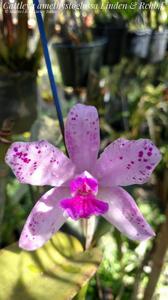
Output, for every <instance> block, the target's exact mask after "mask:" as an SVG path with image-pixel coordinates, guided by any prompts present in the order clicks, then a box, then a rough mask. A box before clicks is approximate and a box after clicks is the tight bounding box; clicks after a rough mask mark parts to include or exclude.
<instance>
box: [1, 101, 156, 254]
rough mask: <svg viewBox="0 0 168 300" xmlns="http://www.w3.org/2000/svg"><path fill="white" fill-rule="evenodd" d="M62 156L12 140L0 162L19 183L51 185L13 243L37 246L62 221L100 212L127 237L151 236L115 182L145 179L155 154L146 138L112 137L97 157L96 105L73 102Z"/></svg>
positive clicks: (42, 146) (123, 183) (39, 145)
mask: <svg viewBox="0 0 168 300" xmlns="http://www.w3.org/2000/svg"><path fill="white" fill-rule="evenodd" d="M65 142H66V146H67V149H68V153H69V158H68V157H66V156H65V155H64V154H63V153H62V152H61V151H60V150H59V149H58V148H56V147H54V146H53V145H51V144H49V143H48V142H47V141H37V142H29V143H24V142H16V143H13V144H12V145H11V147H10V148H9V150H8V152H7V155H6V162H7V164H8V165H9V166H10V167H11V168H12V170H13V172H14V174H15V175H16V177H17V179H18V180H19V181H20V182H21V183H28V184H33V185H51V186H54V187H53V188H52V189H50V190H49V191H48V192H47V193H46V194H44V195H43V196H42V197H41V198H40V200H39V201H38V202H37V203H36V204H35V206H34V208H33V209H32V211H31V213H30V215H29V217H28V219H27V221H26V224H25V226H24V228H23V231H22V233H21V237H20V240H19V246H20V247H21V248H23V249H26V250H35V249H37V248H39V247H41V246H42V245H43V244H44V243H45V242H46V241H47V240H49V239H50V238H51V236H52V235H53V234H54V233H55V232H56V231H57V230H58V229H59V228H60V227H61V226H62V225H63V224H64V222H65V221H66V218H67V217H70V218H72V219H73V220H78V219H80V218H89V217H90V216H92V215H102V216H103V217H104V218H105V219H107V220H108V221H109V222H110V223H112V224H113V225H114V226H116V227H117V228H118V230H120V231H121V232H122V233H124V234H125V235H126V236H128V237H129V238H130V239H133V240H139V241H141V240H145V239H148V238H150V237H152V236H154V232H153V230H152V229H151V227H150V225H149V224H148V223H147V222H146V221H145V219H144V218H143V216H142V214H141V212H140V211H139V209H138V207H137V205H136V203H135V202H134V200H133V198H132V197H131V195H129V194H128V193H127V192H126V191H125V190H124V189H123V188H122V187H121V186H127V185H131V184H143V183H145V182H146V181H147V180H148V179H149V177H150V175H151V173H152V171H153V170H154V168H155V167H156V165H157V164H158V162H159V161H160V159H161V155H160V152H159V150H158V149H157V148H156V147H155V146H154V144H153V143H152V142H151V141H150V140H148V139H139V140H136V141H129V140H126V139H123V138H120V139H117V140H116V141H115V142H113V143H111V144H110V145H109V146H107V147H106V149H105V150H104V152H103V153H102V154H101V155H100V157H99V158H98V152H99V146H100V135H99V119H98V114H97V110H96V108H95V107H93V106H86V105H82V104H77V105H75V106H74V107H73V108H72V109H71V110H70V112H69V114H68V117H67V121H66V125H65Z"/></svg>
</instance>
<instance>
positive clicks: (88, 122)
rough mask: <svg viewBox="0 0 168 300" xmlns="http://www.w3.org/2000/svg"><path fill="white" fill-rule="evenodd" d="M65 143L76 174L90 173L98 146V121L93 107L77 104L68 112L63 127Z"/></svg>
mask: <svg viewBox="0 0 168 300" xmlns="http://www.w3.org/2000/svg"><path fill="white" fill-rule="evenodd" d="M65 141H66V145H67V149H68V152H69V156H70V158H71V160H72V161H73V162H74V163H75V165H76V167H77V170H78V172H79V173H82V172H83V171H85V170H87V171H88V172H89V171H91V170H92V167H93V166H94V164H95V162H96V159H97V155H98V151H99V145H100V136H99V119H98V114H97V110H96V108H95V107H93V106H86V105H82V104H77V105H75V106H74V107H73V108H72V109H71V110H70V112H69V114H68V118H67V122H66V125H65Z"/></svg>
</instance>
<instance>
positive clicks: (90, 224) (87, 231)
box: [83, 216, 95, 250]
mask: <svg viewBox="0 0 168 300" xmlns="http://www.w3.org/2000/svg"><path fill="white" fill-rule="evenodd" d="M94 228H95V222H94V216H92V217H90V218H89V219H83V231H84V235H85V250H88V249H89V248H90V246H91V243H92V239H93V235H94Z"/></svg>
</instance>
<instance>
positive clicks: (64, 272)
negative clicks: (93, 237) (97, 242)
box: [0, 232, 102, 300]
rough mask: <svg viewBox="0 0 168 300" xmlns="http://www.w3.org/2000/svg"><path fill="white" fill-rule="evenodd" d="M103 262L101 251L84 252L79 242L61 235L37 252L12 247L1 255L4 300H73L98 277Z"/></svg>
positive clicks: (0, 295)
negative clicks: (94, 277) (96, 275)
mask: <svg viewBox="0 0 168 300" xmlns="http://www.w3.org/2000/svg"><path fill="white" fill-rule="evenodd" d="M101 258H102V255H101V252H100V250H98V249H97V248H93V249H90V250H88V251H86V252H83V249H82V246H81V244H80V242H79V241H78V240H77V239H76V238H74V237H72V236H69V235H66V234H64V233H61V232H58V233H57V234H56V235H55V236H54V237H53V239H52V240H50V241H49V242H48V243H47V244H46V245H45V246H44V247H43V248H41V249H39V250H37V251H34V252H26V251H22V250H21V249H19V248H18V246H17V245H16V244H14V245H12V246H9V247H8V248H6V249H4V250H1V251H0V299H2V300H19V299H20V300H21V299H24V300H49V299H51V300H69V299H72V298H73V297H74V296H75V295H76V294H77V293H78V292H79V291H80V289H81V288H82V287H83V286H84V285H85V284H86V283H87V282H88V281H89V279H90V278H91V277H92V276H93V275H94V273H95V272H96V270H97V268H98V266H99V264H100V262H101Z"/></svg>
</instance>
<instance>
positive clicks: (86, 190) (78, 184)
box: [70, 171, 98, 197]
mask: <svg viewBox="0 0 168 300" xmlns="http://www.w3.org/2000/svg"><path fill="white" fill-rule="evenodd" d="M70 190H71V195H72V196H73V197H74V196H77V195H78V196H83V197H85V196H88V195H90V196H91V195H95V196H96V195H97V192H98V182H97V180H96V179H95V178H94V177H92V176H91V175H90V174H89V173H88V172H86V171H85V172H84V173H82V174H81V175H80V176H79V177H77V178H75V179H74V180H72V181H71V183H70Z"/></svg>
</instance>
